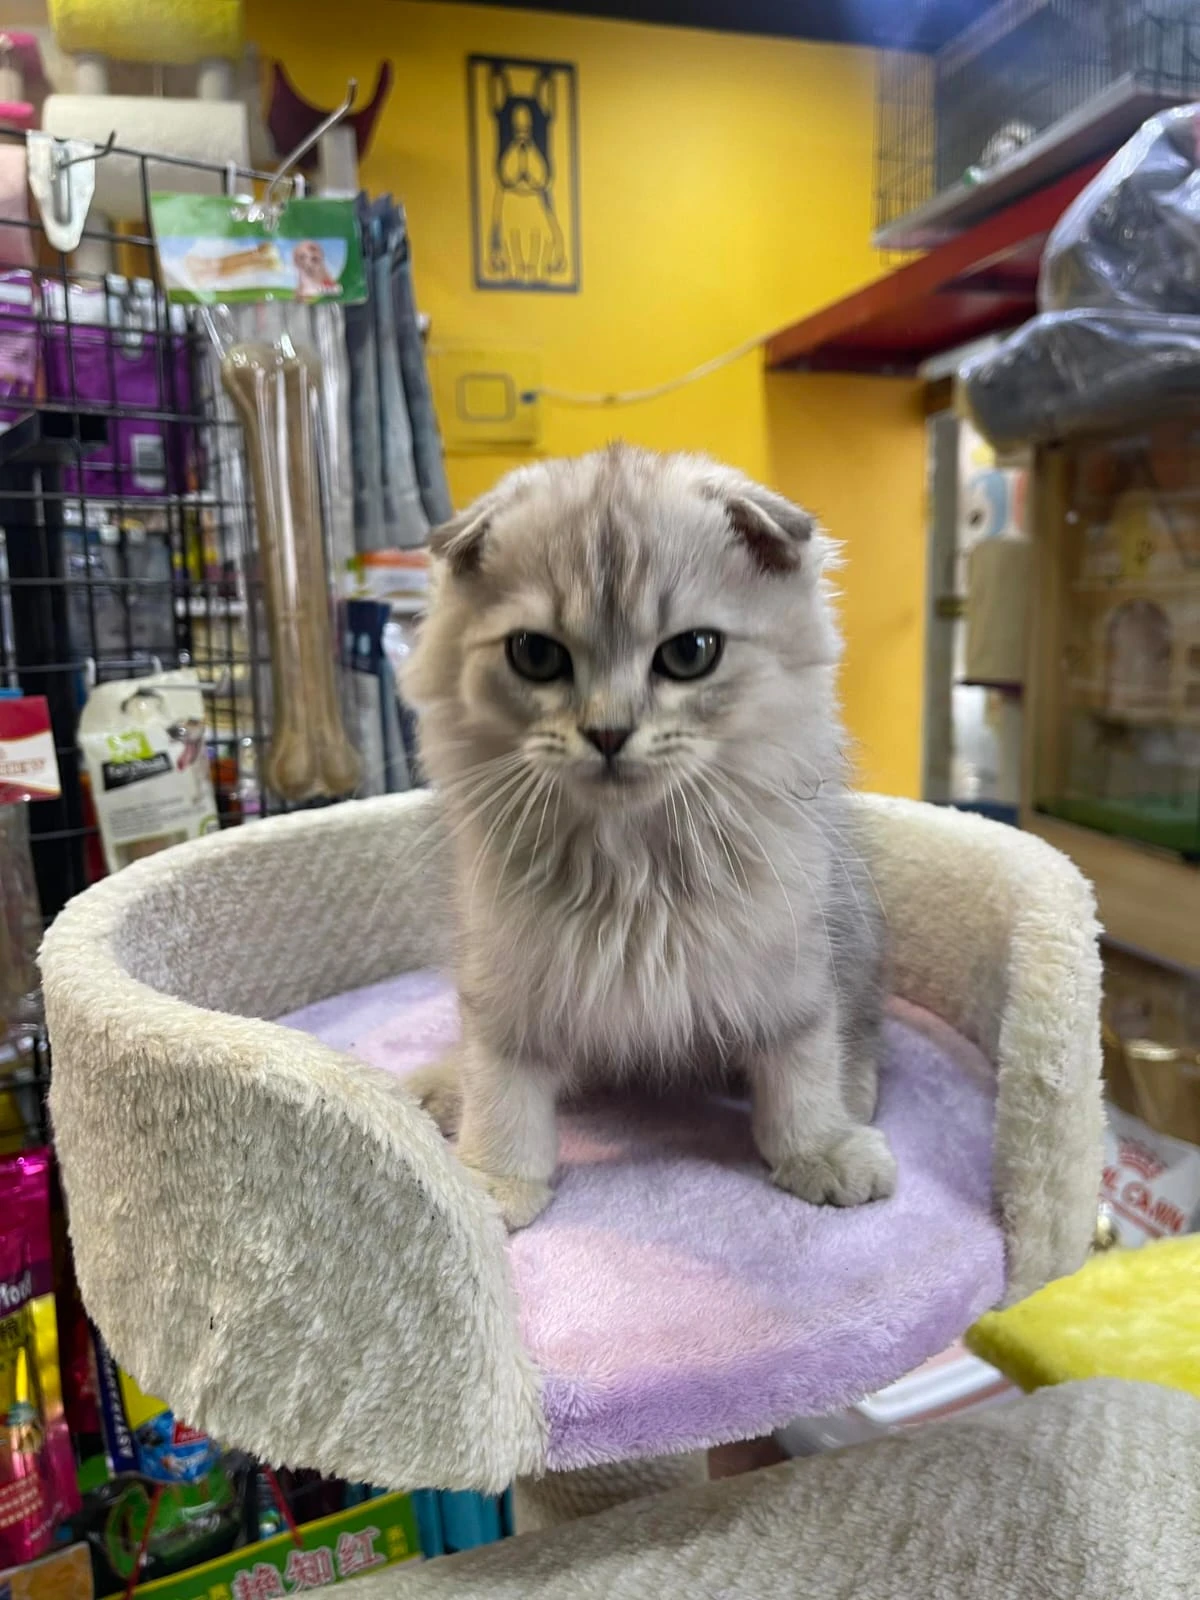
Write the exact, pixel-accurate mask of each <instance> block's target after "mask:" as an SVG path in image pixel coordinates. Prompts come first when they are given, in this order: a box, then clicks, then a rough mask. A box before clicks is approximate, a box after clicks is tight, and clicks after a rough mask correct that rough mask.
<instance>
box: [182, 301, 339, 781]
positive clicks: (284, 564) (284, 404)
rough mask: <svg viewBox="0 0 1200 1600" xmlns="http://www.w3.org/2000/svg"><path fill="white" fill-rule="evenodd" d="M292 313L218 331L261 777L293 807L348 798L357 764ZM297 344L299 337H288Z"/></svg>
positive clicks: (260, 312)
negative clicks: (251, 587)
mask: <svg viewBox="0 0 1200 1600" xmlns="http://www.w3.org/2000/svg"><path fill="white" fill-rule="evenodd" d="M289 309H290V308H287V307H282V306H272V305H261V306H257V307H254V308H253V311H254V313H255V316H254V319H253V320H254V323H255V334H256V336H255V337H245V334H246V332H247V328H246V317H245V315H244V314H240V315H239V316H238V318H237V319H236V321H235V319H234V318H233V317H231V316H229V315H226V316H225V317H223V318H217V317H216V316H214V317H212V318H211V319H210V321H211V325H212V327H213V329H214V331H216V330H218V329H219V333H218V344H219V348H220V350H221V379H222V382H223V384H224V385H225V390H226V393H227V394H228V395H229V397H230V399H231V400H232V402H233V408H234V411H235V413H236V415H237V417H238V420H239V421H240V422H241V424H242V427H243V430H244V432H245V437H246V453H247V455H248V457H249V464H250V476H251V479H252V482H253V484H254V509H255V523H256V531H257V543H258V551H257V555H258V563H259V568H260V571H261V573H262V579H263V592H264V599H265V610H266V616H267V630H268V633H269V636H270V660H271V721H272V727H271V742H270V747H269V749H268V751H267V757H266V763H265V767H264V771H263V777H264V779H265V782H266V786H267V788H268V789H270V790H272V791H273V792H274V793H275V794H277V795H278V796H280V798H281V799H283V800H285V801H288V802H290V803H293V804H295V803H298V802H302V801H306V800H314V799H322V798H326V799H340V798H342V797H344V796H346V795H349V794H352V793H353V792H354V791H355V789H356V788H357V786H358V783H359V779H360V776H361V770H362V769H361V763H360V760H359V757H358V755H357V753H356V751H355V749H354V746H353V744H352V743H351V740H350V738H349V735H348V733H347V730H346V726H345V722H344V719H343V711H342V696H341V692H340V688H339V683H338V655H339V652H338V649H337V634H336V631H335V627H334V617H333V608H334V595H333V591H334V586H333V582H332V577H331V570H330V562H329V558H328V542H327V530H328V526H329V522H328V515H327V506H326V503H325V499H324V496H323V494H322V482H323V480H327V478H328V470H327V468H328V446H327V437H326V430H325V427H324V421H323V414H322V403H321V392H322V383H323V376H322V367H321V361H320V358H319V356H318V355H317V353H316V352H315V350H314V349H313V348H312V347H311V346H309V345H307V344H306V343H303V342H297V339H296V338H294V337H293V335H292V333H291V332H290V331H289V326H288V324H289V319H288V317H287V315H286V313H287V311H288V310H289ZM297 332H298V333H299V334H300V339H301V341H302V340H303V331H302V329H301V328H297Z"/></svg>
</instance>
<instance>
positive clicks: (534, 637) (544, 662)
mask: <svg viewBox="0 0 1200 1600" xmlns="http://www.w3.org/2000/svg"><path fill="white" fill-rule="evenodd" d="M504 653H505V655H506V656H507V657H508V664H509V666H510V667H511V668H512V669H513V671H514V672H515V673H516V674H517V676H518V677H519V678H528V679H529V681H530V683H553V682H554V681H555V679H556V678H569V677H570V676H571V657H570V656H569V654H568V653H567V651H566V650H564V649H563V647H562V645H561V644H559V642H558V640H557V639H551V638H549V637H548V636H547V635H546V634H544V633H510V634H509V636H508V638H507V639H506V640H505V641H504Z"/></svg>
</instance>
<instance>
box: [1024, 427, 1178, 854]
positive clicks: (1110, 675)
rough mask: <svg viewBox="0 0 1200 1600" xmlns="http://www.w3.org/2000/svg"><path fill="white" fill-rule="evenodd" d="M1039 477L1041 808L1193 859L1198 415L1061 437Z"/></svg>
mask: <svg viewBox="0 0 1200 1600" xmlns="http://www.w3.org/2000/svg"><path fill="white" fill-rule="evenodd" d="M1046 486H1047V488H1046V493H1045V496H1044V500H1043V519H1042V520H1043V530H1042V531H1043V537H1045V538H1046V539H1048V540H1049V544H1050V548H1051V550H1052V551H1053V561H1052V570H1051V571H1050V573H1049V575H1048V576H1049V581H1048V582H1047V583H1044V584H1043V588H1042V593H1041V595H1040V597H1039V599H1040V606H1041V618H1040V621H1039V628H1040V629H1041V630H1043V650H1042V652H1041V659H1042V660H1043V661H1044V662H1047V663H1050V664H1051V666H1052V667H1053V665H1054V664H1057V667H1058V670H1057V672H1055V671H1053V670H1052V671H1051V672H1050V673H1049V674H1048V677H1049V680H1050V681H1049V682H1048V683H1047V684H1046V685H1045V688H1044V693H1043V698H1042V707H1041V714H1040V716H1039V732H1038V739H1037V748H1036V757H1035V770H1034V799H1035V804H1036V807H1037V809H1038V810H1040V811H1044V812H1047V813H1049V814H1050V815H1052V816H1056V817H1060V818H1062V819H1064V820H1065V821H1068V822H1073V823H1076V824H1079V825H1082V826H1084V827H1088V828H1096V829H1100V830H1102V831H1104V832H1106V833H1110V834H1116V835H1119V836H1122V837H1124V838H1128V839H1134V840H1139V841H1141V842H1143V843H1146V844H1151V845H1157V846H1160V847H1162V848H1165V849H1168V850H1172V851H1176V852H1178V853H1180V854H1182V855H1185V856H1189V857H1196V856H1200V420H1196V421H1188V422H1171V423H1162V424H1158V425H1155V426H1152V427H1147V428H1145V429H1142V430H1137V431H1131V430H1123V431H1122V432H1121V433H1119V434H1112V435H1108V436H1105V437H1103V438H1097V439H1089V440H1081V441H1078V442H1073V443H1071V444H1069V445H1064V446H1062V447H1060V449H1059V450H1058V451H1057V452H1054V453H1053V454H1052V455H1051V457H1049V458H1048V460H1047V477H1046ZM1046 633H1048V634H1049V638H1048V639H1047V638H1046V637H1045V634H1046Z"/></svg>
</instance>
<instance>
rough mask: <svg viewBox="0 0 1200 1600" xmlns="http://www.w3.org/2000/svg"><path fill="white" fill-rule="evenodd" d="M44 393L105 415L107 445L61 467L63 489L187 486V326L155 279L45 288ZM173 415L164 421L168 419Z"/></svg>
mask: <svg viewBox="0 0 1200 1600" xmlns="http://www.w3.org/2000/svg"><path fill="white" fill-rule="evenodd" d="M43 300H44V311H45V322H44V361H45V375H46V393H47V396H48V398H50V399H51V400H59V401H64V402H68V403H71V404H74V405H81V406H84V407H89V406H93V407H102V408H104V409H105V410H109V411H111V412H112V413H113V415H112V416H111V419H110V422H109V442H108V444H106V445H105V446H103V447H102V448H101V449H99V450H95V451H92V452H91V453H89V455H88V457H87V459H86V460H85V461H84V463H83V465H82V468H81V469H80V470H79V471H76V469H75V468H74V467H71V468H69V469H68V471H67V473H66V475H65V479H64V484H63V487H64V489H65V490H66V491H67V493H81V494H83V495H84V496H86V497H87V498H88V499H91V500H118V501H120V500H136V499H137V498H138V497H139V496H143V495H162V494H167V493H178V492H180V491H182V490H183V489H184V488H185V487H187V484H188V464H189V456H190V453H191V452H192V450H193V449H194V446H195V438H194V433H193V431H192V429H191V428H190V426H189V425H188V423H186V422H184V421H180V420H178V419H180V418H182V417H186V416H188V415H190V414H191V411H192V409H193V402H192V387H191V369H190V362H189V357H188V345H187V328H186V322H185V319H184V316H183V314H182V312H180V311H179V310H178V309H177V308H168V307H167V305H166V304H165V302H164V301H162V300H161V299H160V298H158V297H157V295H156V291H155V289H154V286H153V284H151V283H149V282H148V281H146V280H143V279H137V280H135V281H134V282H133V283H129V282H127V281H126V280H125V279H124V278H118V277H115V276H114V277H110V278H109V280H108V285H107V287H106V288H105V289H91V288H85V287H83V286H81V285H78V284H72V285H71V287H70V289H69V290H68V291H66V293H64V290H63V287H62V285H61V284H57V283H53V282H48V283H46V284H45V285H44V286H43ZM168 418H170V419H172V420H166V419H168Z"/></svg>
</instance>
